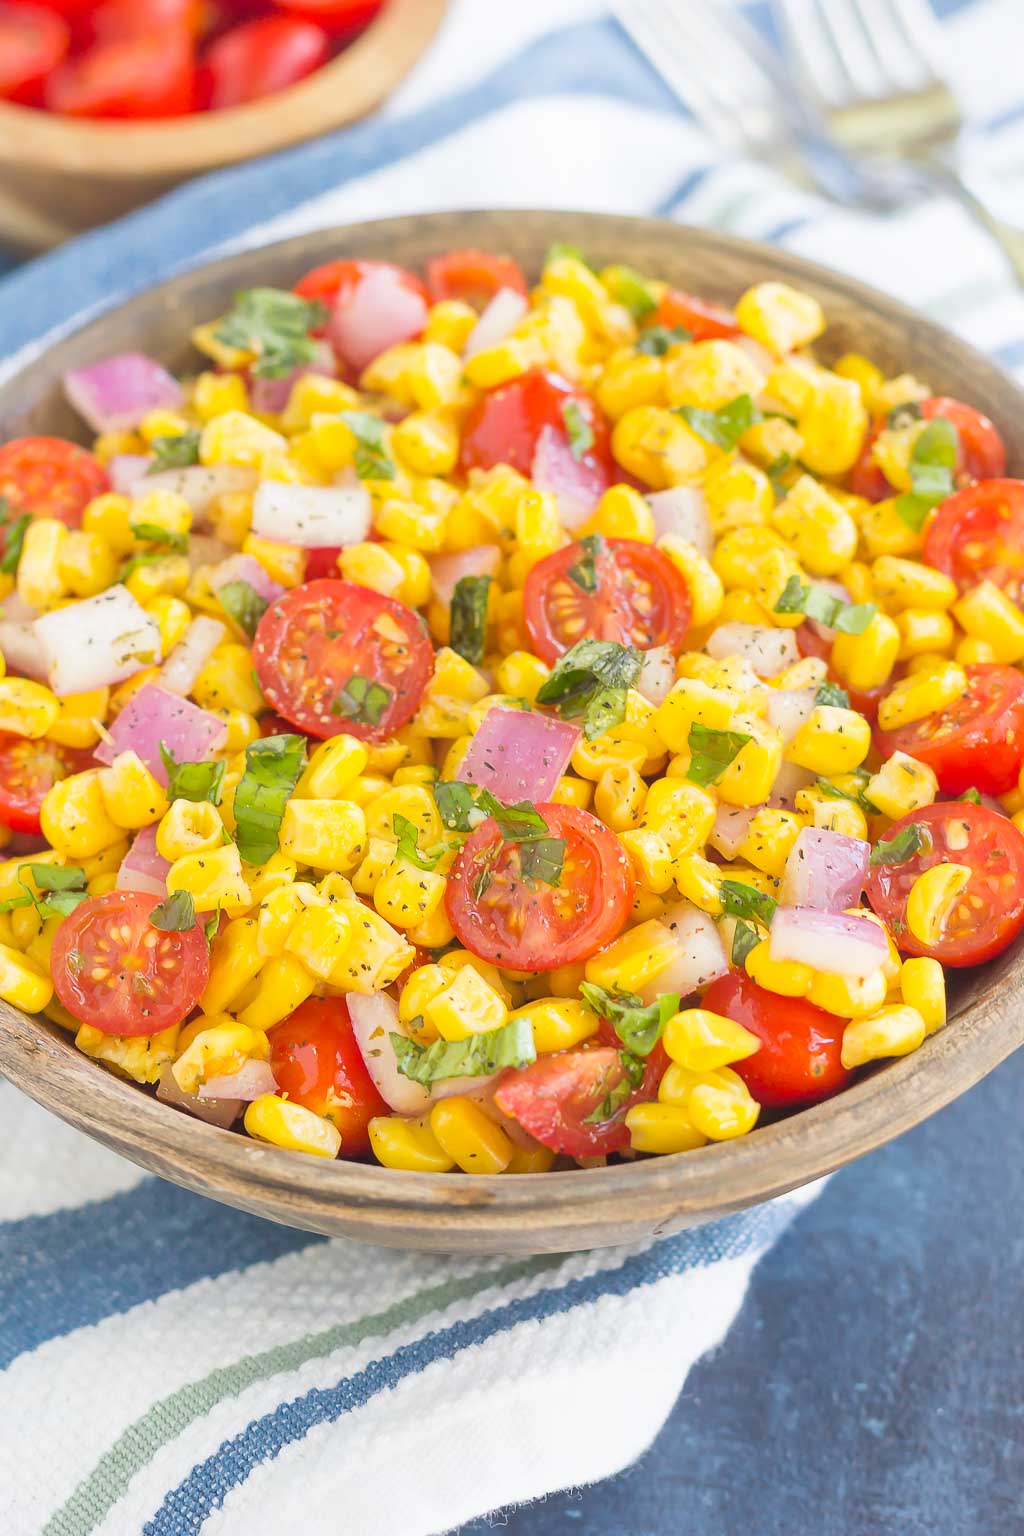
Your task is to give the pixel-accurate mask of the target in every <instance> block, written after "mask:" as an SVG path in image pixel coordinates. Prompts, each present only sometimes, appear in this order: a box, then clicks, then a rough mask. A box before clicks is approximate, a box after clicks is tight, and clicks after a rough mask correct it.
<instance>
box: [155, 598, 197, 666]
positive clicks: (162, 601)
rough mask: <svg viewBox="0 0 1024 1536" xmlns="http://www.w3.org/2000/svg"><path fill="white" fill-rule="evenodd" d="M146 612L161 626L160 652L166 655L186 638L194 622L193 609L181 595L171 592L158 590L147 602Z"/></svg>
mask: <svg viewBox="0 0 1024 1536" xmlns="http://www.w3.org/2000/svg"><path fill="white" fill-rule="evenodd" d="M146 612H147V613H148V614H149V615H150V617H151V618H153V619H155V620H156V622H157V624H158V625H159V627H160V652H161V655H163V656H166V655H168V654H169V652H171V651H172V650H173V649H174V647H175V646H176V645H177V643H178V641H179V640H182V639H184V637H185V633H186V631H187V630H188V627H189V625H190V624H191V623H192V610H191V609H190V608H189V606H188V603H186V602H185V601H184V600H183V599H182V598H180V597H174V596H173V595H172V594H171V593H169V592H158V593H157V595H156V596H155V597H153V598H150V600H149V602H148V603H147V604H146Z"/></svg>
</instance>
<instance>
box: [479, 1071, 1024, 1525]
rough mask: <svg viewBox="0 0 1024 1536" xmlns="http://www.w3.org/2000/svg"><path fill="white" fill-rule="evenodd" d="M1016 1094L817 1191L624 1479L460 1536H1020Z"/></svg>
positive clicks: (1022, 1274) (1023, 1410)
mask: <svg viewBox="0 0 1024 1536" xmlns="http://www.w3.org/2000/svg"><path fill="white" fill-rule="evenodd" d="M1022 1092H1024V1053H1022V1054H1021V1055H1019V1056H1018V1057H1017V1058H1016V1059H1011V1061H1009V1062H1008V1063H1007V1064H1006V1065H1005V1066H1003V1067H1002V1068H1000V1069H999V1071H997V1072H996V1073H994V1074H993V1075H992V1076H991V1077H990V1078H988V1079H987V1081H985V1082H984V1083H982V1084H980V1085H979V1086H978V1087H977V1088H975V1089H974V1090H973V1091H972V1092H971V1093H969V1094H967V1095H966V1096H965V1097H964V1098H962V1099H960V1100H958V1102H957V1103H956V1104H953V1105H952V1106H951V1107H950V1108H949V1109H946V1110H944V1111H943V1112H942V1113H941V1114H939V1115H936V1116H935V1117H934V1118H933V1119H931V1120H929V1121H928V1122H927V1124H925V1125H922V1126H920V1127H919V1128H918V1129H917V1130H916V1131H913V1132H911V1133H910V1134H909V1135H907V1136H904V1137H903V1138H902V1139H901V1140H899V1141H897V1142H895V1143H893V1144H892V1145H891V1146H889V1147H885V1148H883V1149H882V1150H881V1151H880V1152H875V1153H873V1154H872V1155H871V1156H870V1157H869V1158H866V1159H864V1160H863V1161H861V1162H860V1163H857V1164H854V1165H853V1166H852V1167H850V1168H847V1169H846V1170H844V1171H843V1172H842V1173H839V1174H837V1175H835V1177H834V1178H833V1179H832V1180H831V1181H830V1183H829V1184H828V1185H827V1186H826V1188H825V1191H824V1193H823V1194H822V1195H821V1196H820V1198H819V1199H818V1200H817V1201H816V1202H815V1203H814V1204H813V1205H812V1206H811V1207H810V1209H809V1210H807V1211H805V1212H804V1214H803V1215H802V1216H800V1217H799V1218H798V1219H797V1220H796V1221H795V1222H794V1224H793V1225H792V1226H791V1227H790V1228H789V1229H788V1231H787V1232H786V1234H785V1236H784V1237H783V1238H782V1239H781V1240H780V1242H779V1243H778V1244H777V1246H776V1247H775V1248H774V1249H773V1250H772V1252H770V1253H769V1254H768V1256H767V1257H766V1258H765V1259H764V1260H763V1261H762V1262H761V1264H760V1266H759V1268H758V1269H757V1271H756V1273H755V1275H754V1278H753V1281H752V1284H751V1287H750V1290H749V1292H748V1295H747V1299H746V1302H745V1303H744V1306H743V1309H742V1311H741V1313H740V1316H739V1318H738V1319H737V1321H736V1323H735V1325H734V1327H733V1329H732V1332H731V1333H730V1334H729V1335H728V1337H727V1338H726V1340H725V1342H724V1344H723V1345H722V1347H721V1349H719V1350H718V1352H717V1353H716V1354H715V1355H713V1356H712V1357H710V1358H709V1359H707V1360H705V1361H703V1362H701V1363H700V1364H698V1365H697V1366H696V1367H695V1369H694V1370H693V1372H692V1373H691V1375H690V1378H689V1380H688V1381H687V1383H686V1387H685V1389H684V1391H683V1393H682V1396H681V1397H680V1399H679V1402H678V1403H677V1405H676V1408H675V1411H674V1413H673V1415H672V1417H671V1419H670V1420H669V1422H668V1424H667V1425H666V1426H665V1429H664V1430H663V1431H662V1434H661V1435H660V1437H659V1438H658V1440H657V1441H656V1442H655V1445H654V1446H653V1448H652V1449H651V1450H650V1451H649V1452H648V1454H647V1455H646V1456H645V1457H644V1458H643V1460H642V1461H640V1462H638V1463H637V1464H636V1465H635V1466H634V1467H632V1468H631V1469H630V1470H629V1471H627V1472H624V1473H622V1474H621V1475H620V1476H618V1477H615V1478H612V1479H610V1480H609V1481H608V1482H605V1483H600V1484H597V1485H595V1486H593V1487H591V1488H587V1489H584V1490H583V1491H582V1492H581V1491H579V1490H574V1491H572V1492H569V1493H564V1494H555V1495H553V1496H552V1497H551V1498H549V1499H547V1500H545V1501H544V1502H542V1503H539V1504H534V1505H532V1506H530V1507H528V1508H525V1509H521V1510H518V1511H515V1512H513V1513H509V1514H507V1515H506V1514H503V1515H499V1516H492V1517H491V1518H490V1519H489V1520H476V1521H474V1522H473V1523H472V1524H471V1525H469V1526H466V1527H465V1528H464V1533H463V1536H470V1533H472V1536H484V1533H487V1532H490V1531H491V1530H493V1529H494V1528H495V1527H497V1528H499V1529H501V1530H502V1531H504V1532H506V1533H507V1536H566V1533H569V1536H572V1533H576V1532H585V1533H586V1536H677V1533H680V1536H1020V1533H1022V1532H1024V1284H1022V1281H1024V1199H1022V1197H1024V1130H1022V1121H1021V1096H1022Z"/></svg>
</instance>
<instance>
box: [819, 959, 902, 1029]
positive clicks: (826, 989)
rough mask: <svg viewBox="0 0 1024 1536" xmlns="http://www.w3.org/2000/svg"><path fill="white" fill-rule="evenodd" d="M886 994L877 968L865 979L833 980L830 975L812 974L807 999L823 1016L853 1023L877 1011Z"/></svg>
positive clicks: (886, 988) (857, 977)
mask: <svg viewBox="0 0 1024 1536" xmlns="http://www.w3.org/2000/svg"><path fill="white" fill-rule="evenodd" d="M888 991H889V984H888V981H887V980H886V975H885V971H884V969H883V968H882V967H879V969H878V970H877V971H871V972H870V973H869V974H868V975H867V976H837V975H836V974H835V973H834V972H831V971H815V972H814V976H813V979H812V981H811V989H810V991H809V992H808V994H807V996H808V997H809V998H810V1000H811V1002H812V1003H816V1004H817V1006H818V1007H819V1008H824V1009H825V1012H826V1013H834V1014H836V1015H837V1016H838V1017H839V1018H841V1019H856V1018H863V1017H865V1016H866V1015H867V1014H870V1013H874V1012H875V1010H876V1009H877V1008H880V1007H881V1006H882V1004H883V1003H884V1002H885V999H886V995H887V994H888Z"/></svg>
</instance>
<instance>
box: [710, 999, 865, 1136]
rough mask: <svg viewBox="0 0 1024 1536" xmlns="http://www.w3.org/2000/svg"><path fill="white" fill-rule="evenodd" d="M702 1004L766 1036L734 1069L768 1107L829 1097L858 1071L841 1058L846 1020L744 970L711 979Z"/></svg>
mask: <svg viewBox="0 0 1024 1536" xmlns="http://www.w3.org/2000/svg"><path fill="white" fill-rule="evenodd" d="M701 1007H702V1008H709V1009H710V1010H711V1011H712V1013H720V1014H722V1015H724V1017H725V1018H727V1019H735V1021H736V1023H737V1024H742V1025H743V1027H744V1029H749V1030H750V1032H751V1034H753V1035H756V1036H757V1037H758V1039H759V1040H760V1041H761V1049H760V1050H759V1051H755V1052H754V1054H753V1056H748V1057H747V1058H746V1059H745V1060H744V1061H737V1062H734V1063H733V1068H732V1070H733V1071H734V1072H737V1073H738V1074H739V1076H740V1077H742V1079H743V1081H744V1082H745V1083H746V1085H747V1087H748V1088H749V1089H750V1092H751V1093H752V1094H753V1096H754V1098H755V1099H756V1100H757V1101H758V1103H759V1104H763V1105H764V1107H765V1108H766V1109H795V1108H796V1107H797V1105H799V1104H814V1103H816V1102H817V1100H818V1099H827V1098H828V1097H829V1096H830V1095H831V1094H833V1093H837V1092H838V1091H839V1089H840V1088H843V1087H845V1085H846V1083H847V1082H849V1080H850V1078H851V1076H852V1075H853V1074H852V1073H851V1072H849V1071H847V1069H846V1068H845V1067H844V1066H843V1063H842V1060H841V1057H842V1049H843V1030H844V1029H845V1027H846V1020H845V1019H839V1018H837V1017H836V1015H835V1014H834V1013H826V1012H825V1010H824V1008H818V1007H816V1006H815V1005H814V1003H809V1002H807V1000H806V998H802V997H780V996H779V994H778V993H777V992H769V991H768V990H767V989H766V988H765V987H759V986H758V985H757V983H756V982H754V981H751V979H750V977H749V976H748V975H747V973H746V972H745V971H730V972H729V973H728V975H726V976H721V977H719V979H718V980H717V981H713V982H712V983H711V985H710V987H708V989H707V991H706V992H705V994H704V996H703V998H702V999H701Z"/></svg>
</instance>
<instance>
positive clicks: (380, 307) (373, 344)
mask: <svg viewBox="0 0 1024 1536" xmlns="http://www.w3.org/2000/svg"><path fill="white" fill-rule="evenodd" d="M426 323H427V304H426V300H425V299H424V298H423V296H422V294H420V293H417V292H416V291H415V290H414V289H412V288H409V287H407V286H406V284H405V283H404V282H403V280H402V278H401V276H400V275H398V274H396V273H394V272H390V271H389V270H388V269H387V268H386V267H374V268H372V269H371V270H370V271H369V272H367V273H366V275H365V276H364V277H362V278H360V279H359V281H358V282H357V283H356V285H355V288H354V289H352V290H351V291H350V292H348V293H347V294H346V297H345V301H344V304H342V305H341V306H340V307H339V308H337V309H336V310H335V311H334V313H333V315H332V316H331V318H330V320H329V321H328V323H327V336H328V340H329V341H330V342H331V345H332V346H333V347H334V349H335V351H336V352H337V353H338V355H339V356H340V358H341V359H342V361H343V362H345V363H347V364H348V366H349V367H350V368H353V369H355V371H356V373H362V371H363V369H364V368H366V367H367V366H368V364H370V363H372V362H373V360H374V358H375V357H377V356H379V354H380V353H381V352H384V351H386V350H387V348H388V347H394V346H397V344H398V343H399V342H401V341H411V340H412V338H413V337H414V336H418V335H419V334H420V332H421V331H422V330H423V327H424V326H425V325H426Z"/></svg>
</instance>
